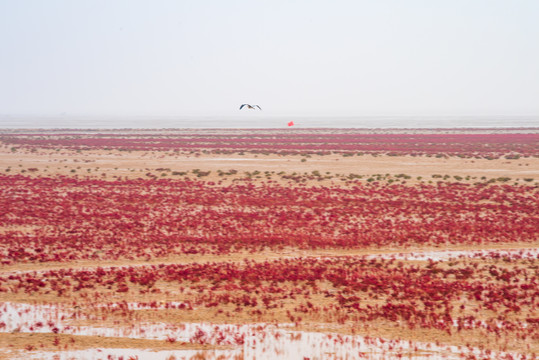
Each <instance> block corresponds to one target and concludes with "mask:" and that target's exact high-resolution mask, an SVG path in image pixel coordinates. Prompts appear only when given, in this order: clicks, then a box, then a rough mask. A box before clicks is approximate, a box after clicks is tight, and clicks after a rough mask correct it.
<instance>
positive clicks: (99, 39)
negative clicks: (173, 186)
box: [0, 0, 539, 116]
mask: <svg viewBox="0 0 539 360" xmlns="http://www.w3.org/2000/svg"><path fill="white" fill-rule="evenodd" d="M244 102H246V103H252V104H259V105H260V106H261V107H262V108H263V109H264V112H265V113H266V114H275V115H288V114H290V115H312V114H319V115H350V116H356V115H359V116H361V115H539V1H538V0H527V1H526V0H443V1H442V0H370V1H361V0H350V1H345V0H336V1H316V0H298V1H293V0H288V1H285V0H268V1H253V0H251V1H241V0H240V1H236V0H227V1H224V0H219V1H217V0H216V1H208V0H189V1H188V0H153V1H149V0H148V1H141V0H124V1H120V0H34V1H30V0H0V114H4V115H5V114H8V115H52V116H54V115H58V114H73V115H91V116H95V115H121V116H125V115H127V116H130V115H137V116H147V115H151V116H153V115H192V114H197V115H231V114H235V113H237V112H238V107H239V105H241V104H242V103H244Z"/></svg>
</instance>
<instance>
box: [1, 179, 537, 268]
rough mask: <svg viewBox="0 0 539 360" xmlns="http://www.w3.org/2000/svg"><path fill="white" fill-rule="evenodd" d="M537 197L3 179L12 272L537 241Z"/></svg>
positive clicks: (506, 188)
mask: <svg viewBox="0 0 539 360" xmlns="http://www.w3.org/2000/svg"><path fill="white" fill-rule="evenodd" d="M538 222H539V207H538V206H537V189H536V188H535V187H533V186H524V185H506V184H502V185H497V184H464V183H449V182H438V183H436V184H417V185H411V186H410V185H405V184H387V183H386V184H382V183H377V182H373V183H359V182H358V183H356V184H355V185H354V184H352V185H350V186H346V187H339V186H329V187H325V186H318V187H317V186H314V187H301V186H298V187H287V186H283V185H278V184H264V183H262V184H258V185H255V184H253V183H246V184H233V185H228V186H216V185H214V184H213V183H206V182H203V181H186V180H141V179H139V180H116V181H104V180H81V179H75V178H69V177H55V178H45V177H40V178H30V177H24V176H0V229H1V232H0V255H1V259H2V262H3V263H4V264H13V263H17V262H50V261H63V262H65V261H75V260H80V259H90V260H92V259H95V260H103V259H109V260H115V259H149V258H160V257H166V256H171V255H182V254H226V253H230V252H234V251H240V250H242V251H243V250H247V251H253V252H257V251H260V250H263V249H267V248H270V249H274V250H278V249H282V248H285V247H293V248H297V249H359V248H366V247H373V248H379V247H407V246H417V245H419V246H423V245H447V244H456V245H478V244H487V243H490V244H493V243H515V242H519V243H523V242H524V243H525V242H529V243H534V242H535V241H537V238H538V228H537V223H538Z"/></svg>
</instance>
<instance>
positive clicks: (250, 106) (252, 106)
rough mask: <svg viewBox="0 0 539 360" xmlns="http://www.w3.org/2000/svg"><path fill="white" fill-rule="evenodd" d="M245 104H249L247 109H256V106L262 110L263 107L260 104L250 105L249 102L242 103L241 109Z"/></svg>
mask: <svg viewBox="0 0 539 360" xmlns="http://www.w3.org/2000/svg"><path fill="white" fill-rule="evenodd" d="M244 106H247V109H253V110H254V109H255V108H258V109H260V110H262V108H261V107H260V106H258V105H249V104H242V105H241V106H240V110H241V109H242V108H243V107H244Z"/></svg>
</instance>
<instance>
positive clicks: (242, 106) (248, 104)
mask: <svg viewBox="0 0 539 360" xmlns="http://www.w3.org/2000/svg"><path fill="white" fill-rule="evenodd" d="M248 105H249V104H242V105H241V106H240V110H241V108H242V107H244V106H248Z"/></svg>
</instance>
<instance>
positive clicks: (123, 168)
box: [0, 146, 539, 181]
mask: <svg viewBox="0 0 539 360" xmlns="http://www.w3.org/2000/svg"><path fill="white" fill-rule="evenodd" d="M194 169H199V170H201V171H211V173H210V174H209V175H208V176H205V177H203V178H201V180H210V181H216V180H224V179H227V180H230V179H233V178H241V177H245V172H250V173H253V172H255V171H259V172H260V174H259V175H258V176H259V178H261V179H262V178H264V179H266V178H267V177H266V176H265V172H269V173H270V174H272V175H270V176H271V177H272V179H273V180H278V179H279V176H277V175H275V174H278V173H280V172H284V173H286V174H289V175H290V174H293V173H297V174H299V175H301V174H304V173H308V174H310V173H312V172H313V171H318V172H319V173H320V174H321V175H323V176H325V175H333V176H339V175H348V174H357V175H364V176H371V175H376V174H381V175H385V174H392V175H396V174H406V175H409V176H411V177H412V178H414V179H416V178H417V177H418V176H421V177H422V178H423V179H424V180H428V179H432V175H434V174H439V175H450V176H451V177H453V176H461V177H466V176H470V177H476V178H478V179H479V178H481V177H486V178H498V177H509V178H511V180H516V179H519V180H520V181H522V179H528V181H529V179H533V180H532V181H537V180H538V179H539V158H520V159H513V160H508V159H496V160H486V159H462V158H458V157H451V158H436V157H427V156H415V157H413V156H387V155H379V156H373V155H363V156H351V157H345V156H342V155H325V156H324V155H311V156H309V157H306V156H299V155H295V156H291V155H290V156H279V155H261V154H259V155H253V154H248V153H246V154H244V155H239V154H231V155H210V154H201V155H199V156H196V155H193V154H174V153H169V152H145V151H132V152H125V151H115V150H111V151H91V150H86V151H80V152H76V151H70V150H60V151H51V150H38V151H36V152H29V151H22V150H18V151H15V152H13V151H11V150H10V149H9V148H8V147H6V146H4V147H0V173H4V174H18V173H22V174H24V175H32V176H54V175H57V174H61V175H70V176H73V175H77V176H79V177H85V176H91V177H96V178H107V179H112V178H114V177H118V176H121V177H122V178H124V177H127V178H147V174H148V173H151V174H153V175H154V176H157V177H160V178H181V177H182V176H183V175H173V172H183V173H187V175H188V176H189V175H190V176H192V177H193V176H194V174H193V173H192V170H194ZM231 169H234V170H237V172H238V173H237V174H236V175H234V176H227V175H222V176H218V172H219V171H222V172H227V171H229V170H231ZM333 179H335V177H334V178H333Z"/></svg>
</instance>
